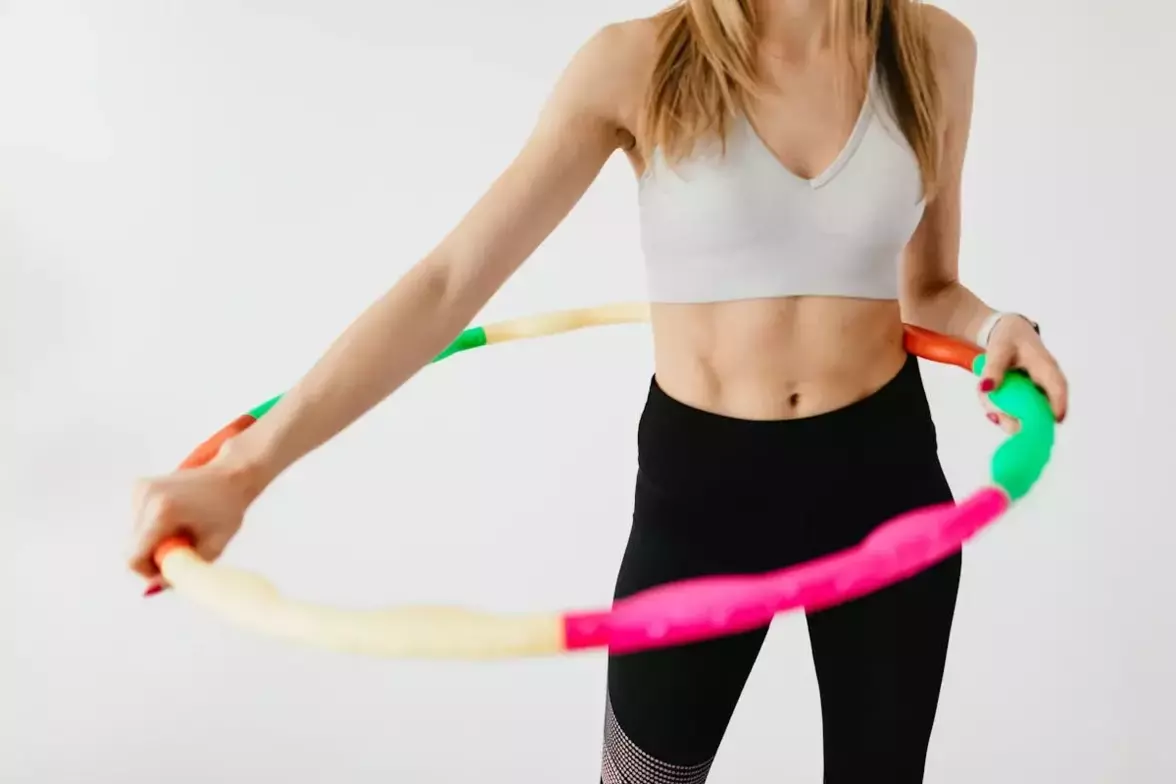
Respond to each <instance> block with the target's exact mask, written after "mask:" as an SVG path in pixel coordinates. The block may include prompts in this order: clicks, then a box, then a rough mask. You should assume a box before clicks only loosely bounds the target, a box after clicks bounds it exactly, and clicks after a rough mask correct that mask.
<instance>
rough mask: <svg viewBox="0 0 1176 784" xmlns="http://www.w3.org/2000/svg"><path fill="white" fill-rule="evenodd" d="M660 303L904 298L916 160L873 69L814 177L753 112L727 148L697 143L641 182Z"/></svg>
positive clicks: (657, 161) (653, 294) (647, 247)
mask: <svg viewBox="0 0 1176 784" xmlns="http://www.w3.org/2000/svg"><path fill="white" fill-rule="evenodd" d="M639 205H640V223H641V245H642V249H643V250H644V254H645V264H646V280H647V293H648V299H649V300H650V301H651V302H680V303H686V302H721V301H729V300H738V299H757V298H768V297H788V296H797V295H824V296H843V297H861V298H866V299H897V298H898V260H899V257H900V254H901V252H902V249H903V247H904V246H905V245H906V243H907V241H908V240H909V239H910V237H911V235H912V234H913V233H914V230H915V228H916V227H917V226H918V224H919V220H920V219H921V218H922V215H923V206H924V204H923V189H922V181H921V177H920V172H919V167H918V163H917V161H916V159H915V157H914V153H913V152H912V150H911V148H910V145H908V144H907V142H906V140H905V138H904V137H903V135H902V133H901V131H900V130H899V128H898V126H897V124H896V123H895V121H894V119H893V114H892V112H890V111H889V105H888V103H887V102H886V100H885V97H884V96H883V95H882V93H881V90H880V89H879V88H878V85H877V79H876V78H875V77H874V76H871V78H870V83H869V90H868V91H867V95H866V100H865V101H864V102H863V106H862V110H861V114H860V116H859V117H858V120H857V123H856V124H855V126H854V129H853V131H852V133H851V134H850V138H849V141H848V142H846V145H845V147H844V148H843V149H842V150H841V153H840V154H839V155H838V156H837V158H836V160H834V161H833V163H832V164H830V165H829V167H828V168H827V169H825V170H824V171H823V172H821V173H820V174H818V175H817V176H816V177H813V178H812V179H804V178H802V177H799V176H798V175H796V174H794V173H792V172H791V171H789V170H788V169H787V168H786V167H785V166H784V165H783V164H781V163H780V161H779V160H778V159H777V158H776V156H775V154H773V153H772V152H771V150H769V149H768V147H767V146H766V145H765V144H764V142H763V140H762V139H761V138H760V137H759V135H758V134H757V133H756V131H755V129H754V128H753V127H752V126H751V123H750V122H748V120H747V119H746V118H745V117H742V116H740V117H738V118H737V119H736V121H735V123H734V125H733V128H732V131H731V132H730V134H729V135H728V138H727V150H726V154H725V155H723V153H722V150H721V147H720V146H719V143H718V142H717V141H714V142H712V143H710V144H709V145H699V147H698V151H697V152H696V154H695V155H693V156H692V157H690V158H689V159H687V160H685V161H682V162H680V163H678V164H675V165H674V167H673V168H672V169H671V168H670V167H669V166H667V165H666V163H665V161H664V160H663V159H662V158H661V157H660V156H655V157H654V160H653V161H652V162H651V164H650V166H649V167H648V168H647V170H646V171H645V172H644V173H643V175H642V177H641V180H640V185H639Z"/></svg>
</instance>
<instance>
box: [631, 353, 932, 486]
mask: <svg viewBox="0 0 1176 784" xmlns="http://www.w3.org/2000/svg"><path fill="white" fill-rule="evenodd" d="M929 459H936V460H937V459H938V458H937V443H936V436H935V425H934V422H933V420H932V418H931V410H930V406H929V404H928V402H927V395H926V392H925V390H924V387H923V379H922V375H921V373H920V372H919V363H918V359H917V358H916V357H915V356H914V355H908V356H907V359H906V362H904V363H903V366H902V368H901V369H900V370H899V371H898V373H896V374H895V375H894V376H893V377H892V378H891V379H890V380H889V381H887V382H886V383H885V384H883V385H882V386H881V387H880V388H879V389H877V390H876V391H875V392H873V393H871V394H870V395H867V396H866V397H864V398H862V399H860V400H857V401H855V402H853V403H850V404H848V405H846V406H843V407H841V408H838V409H834V410H832V411H828V412H825V413H821V414H817V415H814V416H811V417H802V418H797V419H780V420H748V419H739V418H735V417H729V416H725V415H723V414H716V413H712V412H709V411H704V410H702V409H698V408H695V407H693V406H690V405H687V404H686V403H683V402H681V401H679V400H677V399H676V398H673V397H671V396H670V395H668V394H667V393H666V392H665V391H664V390H663V389H662V388H661V387H660V386H659V385H658V383H657V378H656V376H655V377H654V378H653V379H652V380H651V382H650V387H649V395H648V397H647V399H646V404H645V409H644V411H643V412H642V415H641V423H640V427H639V429H638V464H639V466H640V469H641V471H642V472H643V473H645V474H646V475H647V476H649V477H650V478H653V479H654V480H655V481H656V480H658V479H667V480H674V481H691V480H692V479H694V478H699V479H701V478H704V477H705V478H706V479H707V480H714V479H716V478H718V477H728V478H732V479H737V478H742V479H743V480H745V481H752V482H763V481H771V480H772V477H773V476H775V475H777V474H778V472H779V470H780V469H781V468H782V467H800V468H805V469H817V470H827V469H831V468H835V467H838V466H844V465H845V464H847V463H861V462H879V461H885V462H896V463H910V462H925V461H927V460H929Z"/></svg>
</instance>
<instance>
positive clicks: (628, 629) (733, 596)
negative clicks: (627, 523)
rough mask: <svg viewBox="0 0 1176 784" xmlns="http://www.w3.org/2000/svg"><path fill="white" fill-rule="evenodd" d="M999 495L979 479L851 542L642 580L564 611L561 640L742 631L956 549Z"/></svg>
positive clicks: (649, 640) (889, 579)
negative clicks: (773, 560)
mask: <svg viewBox="0 0 1176 784" xmlns="http://www.w3.org/2000/svg"><path fill="white" fill-rule="evenodd" d="M1008 506H1009V498H1008V496H1007V495H1005V493H1004V492H1003V491H1001V490H999V489H997V488H995V487H986V488H983V489H981V490H979V491H977V492H976V493H974V494H973V495H972V496H971V497H969V498H967V499H966V500H964V501H963V502H961V503H959V504H943V505H939V506H931V507H926V508H923V509H918V510H915V511H914V512H910V513H909V514H905V515H901V516H899V517H896V518H894V519H893V520H891V521H890V522H888V523H885V524H884V525H882V526H881V527H880V528H878V529H876V530H875V531H874V533H873V534H871V535H870V536H869V537H867V538H866V539H865V540H863V541H862V542H861V543H860V544H859V545H857V546H856V547H852V548H850V549H848V550H843V551H841V552H839V553H835V554H833V555H830V556H826V557H825V558H821V559H818V560H815V561H809V562H807V563H804V564H799V565H797V566H793V567H789V568H787V569H782V570H780V571H776V572H768V573H766V574H762V575H738V576H730V577H702V578H698V579H694V580H686V581H682V582H678V583H673V584H670V585H666V586H662V587H659V588H652V589H650V590H647V591H645V592H643V593H640V594H637V595H636V596H633V597H630V598H628V599H622V600H621V601H619V602H617V603H616V604H614V605H613V607H612V609H611V610H603V611H596V612H583V613H567V614H565V616H564V644H565V646H566V648H567V650H569V651H570V650H579V649H584V648H599V647H604V646H607V647H608V648H609V650H611V651H612V652H614V653H632V652H635V651H640V650H645V649H649V648H660V647H665V646H671V645H681V644H684V643H689V642H696V641H699V640H705V639H710V638H712V637H720V636H723V635H727V634H736V633H738V632H742V631H748V630H750V629H755V628H758V627H761V626H765V625H767V624H768V623H770V622H771V620H772V618H773V617H774V616H775V615H777V614H778V613H780V612H784V611H786V610H793V609H798V608H802V607H803V608H804V609H806V610H818V609H821V608H823V607H830V606H832V605H835V604H840V603H841V602H845V601H849V600H850V599H855V598H857V597H859V596H864V595H865V594H868V593H871V592H872V591H876V590H878V589H879V588H883V587H885V586H887V585H890V584H892V583H895V582H898V581H900V580H902V579H904V578H906V577H910V576H911V575H914V574H916V573H918V572H920V571H922V570H924V569H926V568H928V567H929V566H932V565H934V564H935V563H937V562H939V561H941V560H943V559H944V558H946V557H947V556H949V555H951V554H952V553H954V552H956V551H957V550H959V549H960V547H961V546H962V545H963V544H964V542H965V541H967V540H968V539H969V538H971V537H972V536H974V535H975V534H976V532H977V531H979V530H980V529H982V528H983V527H985V526H986V525H988V524H989V523H991V522H993V521H994V520H996V519H997V518H998V517H1000V516H1001V515H1002V514H1003V513H1004V511H1005V510H1006V509H1007V508H1008Z"/></svg>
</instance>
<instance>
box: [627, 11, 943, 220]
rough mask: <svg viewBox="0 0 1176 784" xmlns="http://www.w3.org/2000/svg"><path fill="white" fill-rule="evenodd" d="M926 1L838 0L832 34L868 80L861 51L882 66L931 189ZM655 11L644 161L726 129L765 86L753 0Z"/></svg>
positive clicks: (640, 136)
mask: <svg viewBox="0 0 1176 784" xmlns="http://www.w3.org/2000/svg"><path fill="white" fill-rule="evenodd" d="M921 11H922V8H921V7H920V4H919V3H918V1H917V0H833V9H832V14H831V19H830V25H831V37H830V40H831V42H832V44H833V46H834V47H836V49H837V51H838V53H839V54H840V55H843V56H844V59H845V61H846V62H847V63H848V64H849V65H850V68H849V69H848V70H849V72H850V73H851V74H852V75H853V76H854V77H856V78H859V79H861V81H862V82H864V81H865V78H866V74H864V73H862V72H861V67H860V60H862V59H865V60H866V61H867V62H870V63H873V65H874V66H875V68H876V70H877V74H878V77H879V82H880V84H881V86H882V88H883V90H884V91H885V93H886V96H887V98H888V99H889V101H890V103H891V105H892V107H893V111H894V117H895V120H896V121H897V123H898V126H899V128H900V129H901V131H902V133H903V136H904V137H905V138H906V140H907V143H908V144H910V146H911V149H912V150H913V151H914V154H915V158H916V160H917V161H918V164H919V170H920V174H921V178H922V181H923V191H924V195H925V196H926V197H928V198H930V196H931V194H932V193H933V191H934V184H935V182H936V179H937V175H938V169H939V155H940V146H941V145H940V140H939V120H940V105H941V104H940V96H939V90H938V85H937V84H936V82H935V76H934V73H933V71H932V62H931V52H930V47H929V44H928V40H927V34H926V31H925V25H924V22H923V19H922V15H921ZM657 19H658V25H659V42H658V54H657V59H656V64H655V66H654V70H653V76H652V80H651V82H650V85H649V90H648V92H647V94H646V98H645V104H644V106H643V107H642V116H641V121H640V123H639V124H638V128H637V148H638V150H639V152H640V153H641V155H642V156H643V157H644V158H645V160H646V161H649V160H651V156H652V154H653V153H654V151H657V152H659V153H660V154H661V155H662V156H664V157H665V158H666V159H667V160H668V161H669V162H670V163H673V162H675V161H679V160H681V159H682V158H684V157H687V156H688V155H689V154H690V153H691V151H692V150H693V149H694V145H695V143H696V142H698V141H699V140H700V139H702V138H704V137H717V138H719V139H720V140H723V139H725V138H726V136H727V131H728V130H729V128H730V124H731V121H732V118H733V117H734V116H735V115H736V114H737V113H739V112H742V111H745V110H746V109H747V107H748V105H749V102H750V99H752V98H753V97H754V96H755V95H757V94H758V92H759V90H760V87H761V83H760V80H759V74H758V70H759V69H758V66H757V62H758V59H757V47H756V42H757V39H758V32H759V30H758V24H757V23H758V20H757V19H756V12H755V2H754V0H678V2H675V3H674V4H673V5H671V6H670V7H669V8H667V9H666V10H664V11H662V12H661V14H659V15H658V18H657ZM857 53H863V54H864V55H865V56H866V57H864V58H859V57H855V55H856V54H857Z"/></svg>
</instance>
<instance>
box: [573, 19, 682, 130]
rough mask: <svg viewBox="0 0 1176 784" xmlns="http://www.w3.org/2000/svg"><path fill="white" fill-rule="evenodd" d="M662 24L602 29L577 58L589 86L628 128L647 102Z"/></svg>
mask: <svg viewBox="0 0 1176 784" xmlns="http://www.w3.org/2000/svg"><path fill="white" fill-rule="evenodd" d="M660 30H661V22H660V19H659V18H658V17H656V16H655V17H643V18H637V19H627V20H624V21H619V22H613V23H611V24H607V25H605V26H603V27H601V28H599V29H598V30H597V31H596V32H595V33H593V34H592V35H591V36H590V37H589V38H588V40H587V41H586V42H585V43H584V44H583V46H581V48H580V50H579V52H577V53H576V55H575V58H574V59H575V61H576V62H577V68H578V69H582V72H583V73H585V74H586V81H588V82H590V84H586V85H585V87H586V88H588V89H590V90H591V91H592V93H593V94H594V95H595V96H597V98H598V100H599V101H601V102H607V104H609V108H610V109H611V111H610V112H609V113H610V114H611V115H612V116H613V117H614V118H615V119H616V121H617V122H618V124H619V125H621V126H622V127H625V128H633V127H634V123H635V122H636V120H637V116H638V115H639V113H640V110H641V105H642V103H643V102H644V99H645V94H646V92H647V87H648V84H649V80H650V78H651V77H652V75H653V69H654V65H655V63H656V61H657V56H658V42H659V40H660Z"/></svg>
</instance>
